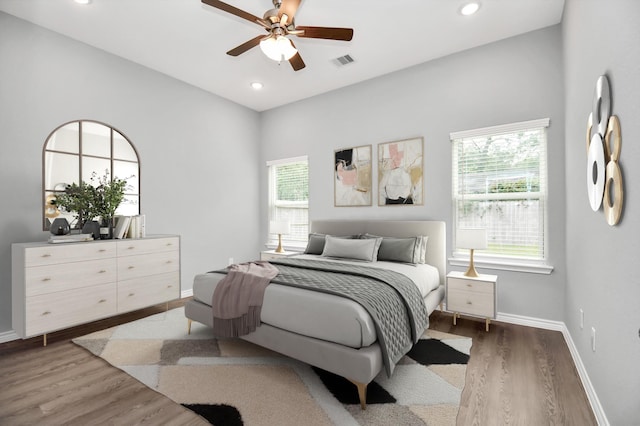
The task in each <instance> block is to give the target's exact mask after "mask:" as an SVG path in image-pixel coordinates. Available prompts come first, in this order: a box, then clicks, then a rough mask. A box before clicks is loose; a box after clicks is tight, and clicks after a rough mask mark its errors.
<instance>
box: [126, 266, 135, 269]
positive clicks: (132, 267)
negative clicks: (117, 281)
mask: <svg viewBox="0 0 640 426" xmlns="http://www.w3.org/2000/svg"><path fill="white" fill-rule="evenodd" d="M134 268H135V266H129V267H128V268H127V269H134Z"/></svg>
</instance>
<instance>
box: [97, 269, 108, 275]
mask: <svg viewBox="0 0 640 426" xmlns="http://www.w3.org/2000/svg"><path fill="white" fill-rule="evenodd" d="M106 272H107V270H106V269H100V270H99V271H98V273H99V274H104V273H106Z"/></svg>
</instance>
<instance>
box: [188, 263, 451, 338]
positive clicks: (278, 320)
mask: <svg viewBox="0 0 640 426" xmlns="http://www.w3.org/2000/svg"><path fill="white" fill-rule="evenodd" d="M297 257H299V258H307V259H317V260H318V261H320V262H322V261H331V262H341V263H347V264H357V265H363V262H353V261H342V260H336V259H328V258H326V257H321V256H313V255H299V256H297ZM366 266H369V267H374V268H386V269H390V270H393V271H395V272H399V273H401V274H404V275H406V276H408V277H409V278H411V279H412V280H413V282H414V283H416V286H417V287H418V289H419V290H420V293H421V294H422V297H423V298H424V297H426V296H427V295H428V294H429V293H430V292H431V291H433V290H435V289H437V288H438V286H439V285H440V276H439V273H438V270H437V268H435V267H433V266H431V265H424V264H421V265H409V264H403V263H395V262H371V263H369V262H367V263H366ZM225 276H226V275H225V274H218V273H207V274H199V275H196V277H195V279H194V283H193V297H194V299H195V300H197V301H199V302H202V303H205V304H207V305H211V300H212V298H213V292H214V290H215V288H216V285H217V283H218V281H220V280H221V279H222V278H224V277H225ZM261 320H262V322H263V323H265V324H269V325H271V326H273V327H277V328H281V329H283V330H288V331H291V332H294V333H297V334H302V335H304V336H309V337H313V338H316V339H321V340H326V341H330V342H335V343H339V344H341V345H345V346H349V347H352V348H356V349H357V348H362V347H367V346H369V345H371V344H372V343H374V342H375V341H376V331H375V325H374V323H373V320H372V319H371V317H370V316H369V314H368V313H367V311H366V310H365V309H364V308H363V307H362V306H361V305H360V304H358V303H356V302H354V301H352V300H350V299H345V298H343V297H339V296H335V295H332V294H326V293H320V292H316V291H311V290H305V289H301V288H297V287H290V286H286V285H281V284H275V283H274V284H270V285H269V286H268V287H267V289H266V291H265V294H264V301H263V306H262V313H261Z"/></svg>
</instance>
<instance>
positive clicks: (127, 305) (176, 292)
mask: <svg viewBox="0 0 640 426" xmlns="http://www.w3.org/2000/svg"><path fill="white" fill-rule="evenodd" d="M179 298H180V272H179V271H175V272H169V273H167V274H160V275H152V276H148V277H142V278H134V279H131V280H126V281H120V282H119V283H118V312H128V311H133V310H135V309H140V308H143V307H145V306H150V305H156V304H158V303H163V302H167V301H169V300H175V299H179Z"/></svg>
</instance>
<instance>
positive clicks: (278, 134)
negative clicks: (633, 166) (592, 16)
mask: <svg viewBox="0 0 640 426" xmlns="http://www.w3.org/2000/svg"><path fill="white" fill-rule="evenodd" d="M561 46H562V43H561V29H560V27H559V26H554V27H550V28H547V29H544V30H540V31H536V32H533V33H529V34H525V35H523V36H519V37H515V38H511V39H508V40H505V41H501V42H498V43H494V44H491V45H488V46H485V47H481V48H476V49H472V50H469V51H465V52H462V53H459V54H456V55H452V56H449V57H446V58H443V59H439V60H435V61H431V62H428V63H425V64H422V65H418V66H415V67H412V68H410V69H406V70H403V71H399V72H396V73H393V74H389V75H386V76H383V77H380V78H376V79H373V80H369V81H366V82H364V83H361V84H358V85H354V86H350V87H347V88H345V89H341V90H339V91H335V92H332V93H328V94H324V95H321V96H317V97H314V98H311V99H308V100H305V101H300V102H297V103H295V104H291V105H287V106H283V107H281V108H278V109H274V110H270V111H266V112H264V113H263V114H262V122H263V123H262V132H261V133H262V135H263V140H262V146H263V152H262V160H263V164H264V161H267V160H273V159H277V158H286V157H292V156H297V155H304V154H307V155H309V168H310V171H309V186H310V190H309V194H310V195H309V196H310V200H309V207H310V217H311V220H313V219H344V218H353V219H356V218H361V217H362V218H370V219H438V220H446V221H447V223H448V226H447V228H448V235H449V237H448V238H449V242H448V243H447V247H449V248H450V247H451V241H450V239H451V218H452V210H451V143H450V141H449V133H450V132H452V131H459V130H467V129H474V128H478V127H486V126H492V125H497V124H505V123H511V122H517V121H525V120H531V119H537V118H544V117H549V118H550V119H551V126H550V127H549V133H548V135H549V150H548V162H549V204H548V205H549V225H548V229H549V247H550V253H549V260H550V263H551V264H552V265H553V266H554V267H555V270H554V271H553V273H552V274H551V275H539V274H530V273H515V272H505V271H499V276H500V278H499V294H498V309H499V311H500V312H502V313H511V314H518V315H525V316H531V317H537V318H545V319H552V320H562V319H563V308H564V281H565V268H564V265H565V235H564V225H565V202H564V199H565V192H564V186H565V183H564V109H563V96H564V88H563V78H562V77H563V75H562V49H561ZM282 127H284V128H286V130H287V131H286V132H282V131H280V129H281V128H282ZM414 136H424V141H425V153H424V154H425V167H424V172H425V203H424V206H389V207H378V206H377V205H374V206H373V207H352V208H345V207H338V208H336V207H334V202H333V183H332V182H333V169H332V163H333V152H334V150H335V149H338V148H346V147H351V146H358V145H366V144H372V145H373V150H374V152H376V150H377V144H378V143H380V142H388V141H393V140H398V139H405V138H409V137H414ZM374 158H377V154H374ZM262 175H263V176H265V180H266V171H264V170H263V171H262ZM376 175H377V172H376V167H375V164H374V172H373V176H374V177H375V176H376ZM375 187H377V185H376V183H375V182H374V188H375ZM266 192H267V186H266V183H263V184H262V191H261V194H265V193H266ZM374 192H375V191H374ZM374 204H377V200H374ZM266 205H267V200H266V197H265V196H264V195H263V199H262V202H261V208H262V215H261V216H262V217H263V218H265V217H266V216H267V210H266ZM262 229H263V235H266V221H265V220H263V223H262ZM484 272H489V270H484Z"/></svg>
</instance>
